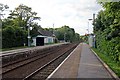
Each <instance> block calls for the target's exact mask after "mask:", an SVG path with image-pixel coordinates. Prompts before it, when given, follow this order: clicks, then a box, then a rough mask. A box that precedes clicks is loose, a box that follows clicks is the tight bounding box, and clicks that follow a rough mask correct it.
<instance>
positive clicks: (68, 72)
mask: <svg viewBox="0 0 120 80" xmlns="http://www.w3.org/2000/svg"><path fill="white" fill-rule="evenodd" d="M80 52H81V44H79V45H78V46H77V48H76V49H75V50H74V51H73V53H72V54H71V55H70V56H69V58H68V59H67V60H66V61H65V62H64V63H63V64H62V65H61V66H60V67H59V68H58V70H57V71H56V72H55V73H53V75H52V76H51V78H76V77H77V73H78V67H79V61H80Z"/></svg>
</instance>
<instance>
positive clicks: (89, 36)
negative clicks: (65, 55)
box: [88, 19, 93, 44]
mask: <svg viewBox="0 0 120 80" xmlns="http://www.w3.org/2000/svg"><path fill="white" fill-rule="evenodd" d="M91 20H93V19H88V44H89V37H90V33H89V21H91Z"/></svg>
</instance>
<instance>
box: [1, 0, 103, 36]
mask: <svg viewBox="0 0 120 80" xmlns="http://www.w3.org/2000/svg"><path fill="white" fill-rule="evenodd" d="M0 3H3V4H7V5H8V6H9V7H10V8H9V9H10V10H13V9H14V8H15V7H17V6H19V4H24V5H26V6H29V7H31V8H32V10H33V11H35V12H37V13H38V15H37V16H40V17H41V21H39V24H40V25H41V26H42V27H43V28H50V27H53V23H54V27H55V28H58V27H61V26H63V25H68V26H70V27H71V28H74V29H75V32H76V33H79V34H80V35H84V34H85V33H88V31H87V29H88V19H91V18H93V13H95V14H97V13H98V12H99V11H100V10H101V6H100V5H98V4H97V2H96V0H0ZM91 24H92V21H89V31H90V33H92V25H91Z"/></svg>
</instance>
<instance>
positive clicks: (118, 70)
mask: <svg viewBox="0 0 120 80" xmlns="http://www.w3.org/2000/svg"><path fill="white" fill-rule="evenodd" d="M93 50H94V51H95V52H96V53H97V55H98V56H99V57H100V58H101V59H102V60H103V61H104V62H105V63H106V64H107V65H108V66H109V67H110V68H111V69H112V70H113V71H114V72H115V73H116V74H117V75H118V76H119V77H120V65H119V63H116V62H114V61H113V60H112V58H111V57H110V56H108V55H104V54H102V53H101V52H100V51H98V50H97V49H95V48H93Z"/></svg>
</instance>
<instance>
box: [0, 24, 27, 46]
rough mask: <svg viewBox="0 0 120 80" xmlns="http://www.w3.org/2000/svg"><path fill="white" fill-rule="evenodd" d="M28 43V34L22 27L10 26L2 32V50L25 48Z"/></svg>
mask: <svg viewBox="0 0 120 80" xmlns="http://www.w3.org/2000/svg"><path fill="white" fill-rule="evenodd" d="M26 41H27V32H26V31H24V30H22V29H21V28H20V27H14V26H8V27H6V28H4V29H3V30H2V48H11V47H18V46H23V45H24V43H26Z"/></svg>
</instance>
